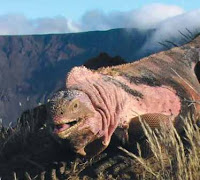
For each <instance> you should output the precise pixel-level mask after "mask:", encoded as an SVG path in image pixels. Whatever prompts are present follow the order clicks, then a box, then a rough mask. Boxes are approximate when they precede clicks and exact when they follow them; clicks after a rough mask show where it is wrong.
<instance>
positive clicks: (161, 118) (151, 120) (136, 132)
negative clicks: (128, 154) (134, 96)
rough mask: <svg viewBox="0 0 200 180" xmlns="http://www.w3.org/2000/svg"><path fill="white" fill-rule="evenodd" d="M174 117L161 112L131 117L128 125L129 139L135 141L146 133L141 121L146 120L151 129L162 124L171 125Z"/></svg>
mask: <svg viewBox="0 0 200 180" xmlns="http://www.w3.org/2000/svg"><path fill="white" fill-rule="evenodd" d="M173 120H174V117H173V116H167V115H164V114H159V113H148V114H143V115H141V116H137V117H134V118H132V119H131V121H130V122H129V127H128V135H129V141H130V142H133V141H135V140H136V139H138V138H139V137H141V135H144V132H143V128H142V125H141V121H142V122H145V123H146V124H147V125H148V126H149V127H150V128H151V129H156V128H159V127H160V125H161V124H165V125H166V126H167V127H170V126H171V125H172V124H173Z"/></svg>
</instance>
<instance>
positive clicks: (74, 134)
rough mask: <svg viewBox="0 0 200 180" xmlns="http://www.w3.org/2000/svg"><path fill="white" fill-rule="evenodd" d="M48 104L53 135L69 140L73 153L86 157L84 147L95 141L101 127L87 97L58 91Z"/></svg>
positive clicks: (72, 91)
mask: <svg viewBox="0 0 200 180" xmlns="http://www.w3.org/2000/svg"><path fill="white" fill-rule="evenodd" d="M49 104H50V108H49V109H50V115H51V121H52V122H53V134H54V135H55V136H58V137H59V138H61V139H66V140H69V142H70V144H71V146H72V147H73V149H74V150H75V152H77V153H79V154H81V155H86V152H85V147H86V146H87V145H88V144H89V143H91V142H92V141H94V140H95V139H96V135H97V133H98V131H99V127H101V124H100V123H101V119H100V117H99V116H98V114H97V113H96V111H95V109H94V107H93V105H92V103H91V101H90V99H89V97H88V96H87V95H86V94H85V93H84V92H82V91H78V90H66V91H59V92H58V93H56V94H55V95H54V97H53V98H52V99H51V100H50V103H49ZM97 119H98V121H97Z"/></svg>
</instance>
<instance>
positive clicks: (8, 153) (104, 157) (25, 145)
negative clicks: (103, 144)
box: [0, 118, 200, 180]
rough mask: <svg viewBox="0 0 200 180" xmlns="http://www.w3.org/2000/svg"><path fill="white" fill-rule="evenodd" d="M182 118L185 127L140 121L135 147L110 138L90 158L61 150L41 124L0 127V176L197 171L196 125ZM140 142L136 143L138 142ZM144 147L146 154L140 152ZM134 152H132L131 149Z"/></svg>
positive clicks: (181, 178) (180, 179)
mask: <svg viewBox="0 0 200 180" xmlns="http://www.w3.org/2000/svg"><path fill="white" fill-rule="evenodd" d="M192 122H193V121H192V120H191V119H190V118H188V119H186V120H185V132H184V133H182V134H181V135H179V134H178V133H177V131H176V129H175V128H173V127H172V128H170V129H169V128H167V127H165V126H164V125H162V126H161V128H160V129H159V130H155V131H152V129H150V128H149V127H148V125H147V124H145V123H142V126H143V129H144V133H145V136H146V137H147V140H146V142H147V143H144V142H139V143H138V145H137V149H138V150H137V152H134V151H132V150H131V149H130V148H129V150H127V148H126V147H119V145H116V144H112V145H111V147H109V148H108V149H107V150H106V151H105V152H103V153H102V154H100V155H99V156H96V157H94V158H90V159H84V158H79V157H76V156H75V155H74V154H73V153H72V152H70V151H66V149H64V150H63V146H62V145H60V144H58V143H57V142H55V141H54V140H53V139H52V138H51V137H50V135H49V134H48V132H47V130H46V128H40V129H38V130H35V129H34V130H33V129H32V128H31V127H30V126H28V125H27V126H25V127H20V126H17V127H16V128H12V127H8V128H4V127H1V128H0V177H2V178H3V179H99V180H100V179H133V178H135V179H174V180H186V179H189V180H192V179H194V180H196V179H199V177H200V131H199V127H198V126H197V125H196V124H195V125H194V123H192ZM141 144H142V146H141ZM144 144H145V148H146V149H147V150H148V152H150V153H149V155H148V157H147V158H144V157H143V155H142V154H143V152H142V151H144ZM136 154H137V155H136Z"/></svg>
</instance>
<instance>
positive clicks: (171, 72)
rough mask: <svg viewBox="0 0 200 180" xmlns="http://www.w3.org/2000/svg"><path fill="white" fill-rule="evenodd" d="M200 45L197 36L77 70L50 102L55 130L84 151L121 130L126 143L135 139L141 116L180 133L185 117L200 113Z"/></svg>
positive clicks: (99, 145) (97, 146)
mask: <svg viewBox="0 0 200 180" xmlns="http://www.w3.org/2000/svg"><path fill="white" fill-rule="evenodd" d="M199 48H200V37H197V38H196V39H195V40H193V41H192V42H191V43H189V44H186V45H184V46H182V47H176V48H173V49H171V50H168V51H165V52H160V53H157V54H154V55H151V56H149V57H146V58H143V59H141V60H140V61H137V62H133V63H129V64H124V65H119V66H113V67H108V68H101V69H98V70H97V71H92V70H89V69H87V68H85V67H83V66H82V67H75V68H73V69H72V70H71V72H70V73H69V74H68V76H67V81H66V91H60V92H58V93H56V94H55V96H54V98H52V100H51V103H50V104H51V106H50V111H51V118H52V120H53V123H54V125H55V127H54V134H55V135H57V136H58V137H60V138H62V139H68V140H69V141H70V143H71V145H72V147H73V148H74V150H75V152H77V153H79V154H81V155H86V153H88V154H90V151H95V152H96V153H97V154H98V153H99V152H101V151H102V150H104V149H105V148H106V147H107V146H108V145H109V143H110V140H111V136H112V135H113V133H114V131H116V130H117V129H119V128H121V129H124V130H125V132H128V134H126V135H127V141H128V138H129V136H131V138H130V139H134V136H135V135H136V134H137V132H138V131H137V128H138V126H139V123H138V122H139V120H138V119H139V118H138V117H142V119H143V120H145V121H146V122H147V123H148V124H149V125H150V127H153V128H154V127H158V126H159V124H160V122H161V121H164V122H165V123H166V124H167V125H169V126H170V124H174V125H175V127H176V128H177V130H178V131H181V130H182V125H183V123H182V118H185V117H187V116H188V114H192V115H194V117H195V118H198V116H199V110H200V105H199V100H200V96H199V94H200V85H199V81H198V72H199V71H200V70H199V69H198V65H199V64H198V63H199ZM191 104H192V105H191Z"/></svg>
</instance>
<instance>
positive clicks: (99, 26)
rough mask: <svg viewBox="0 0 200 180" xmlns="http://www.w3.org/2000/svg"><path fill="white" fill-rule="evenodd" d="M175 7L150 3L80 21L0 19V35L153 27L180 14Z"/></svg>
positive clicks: (90, 15) (16, 16) (19, 16)
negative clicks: (138, 7) (133, 8)
mask: <svg viewBox="0 0 200 180" xmlns="http://www.w3.org/2000/svg"><path fill="white" fill-rule="evenodd" d="M183 12H184V11H183V9H181V8H179V7H177V6H170V5H163V4H152V5H148V6H145V7H143V8H141V9H136V10H132V11H128V12H119V11H113V12H111V13H108V14H106V13H104V12H103V11H100V10H93V11H89V12H86V13H85V14H84V15H83V17H82V19H81V21H80V22H74V21H71V20H70V19H67V18H65V17H63V16H59V17H54V18H41V19H40V18H38V19H27V18H26V17H25V16H24V15H22V14H8V15H3V16H0V34H1V35H6V34H9V35H13V34H46V33H68V32H80V31H91V30H107V29H112V28H132V27H135V28H154V27H156V25H157V24H158V23H160V22H162V21H163V20H166V19H168V18H170V17H174V16H177V15H180V14H182V13H183Z"/></svg>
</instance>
